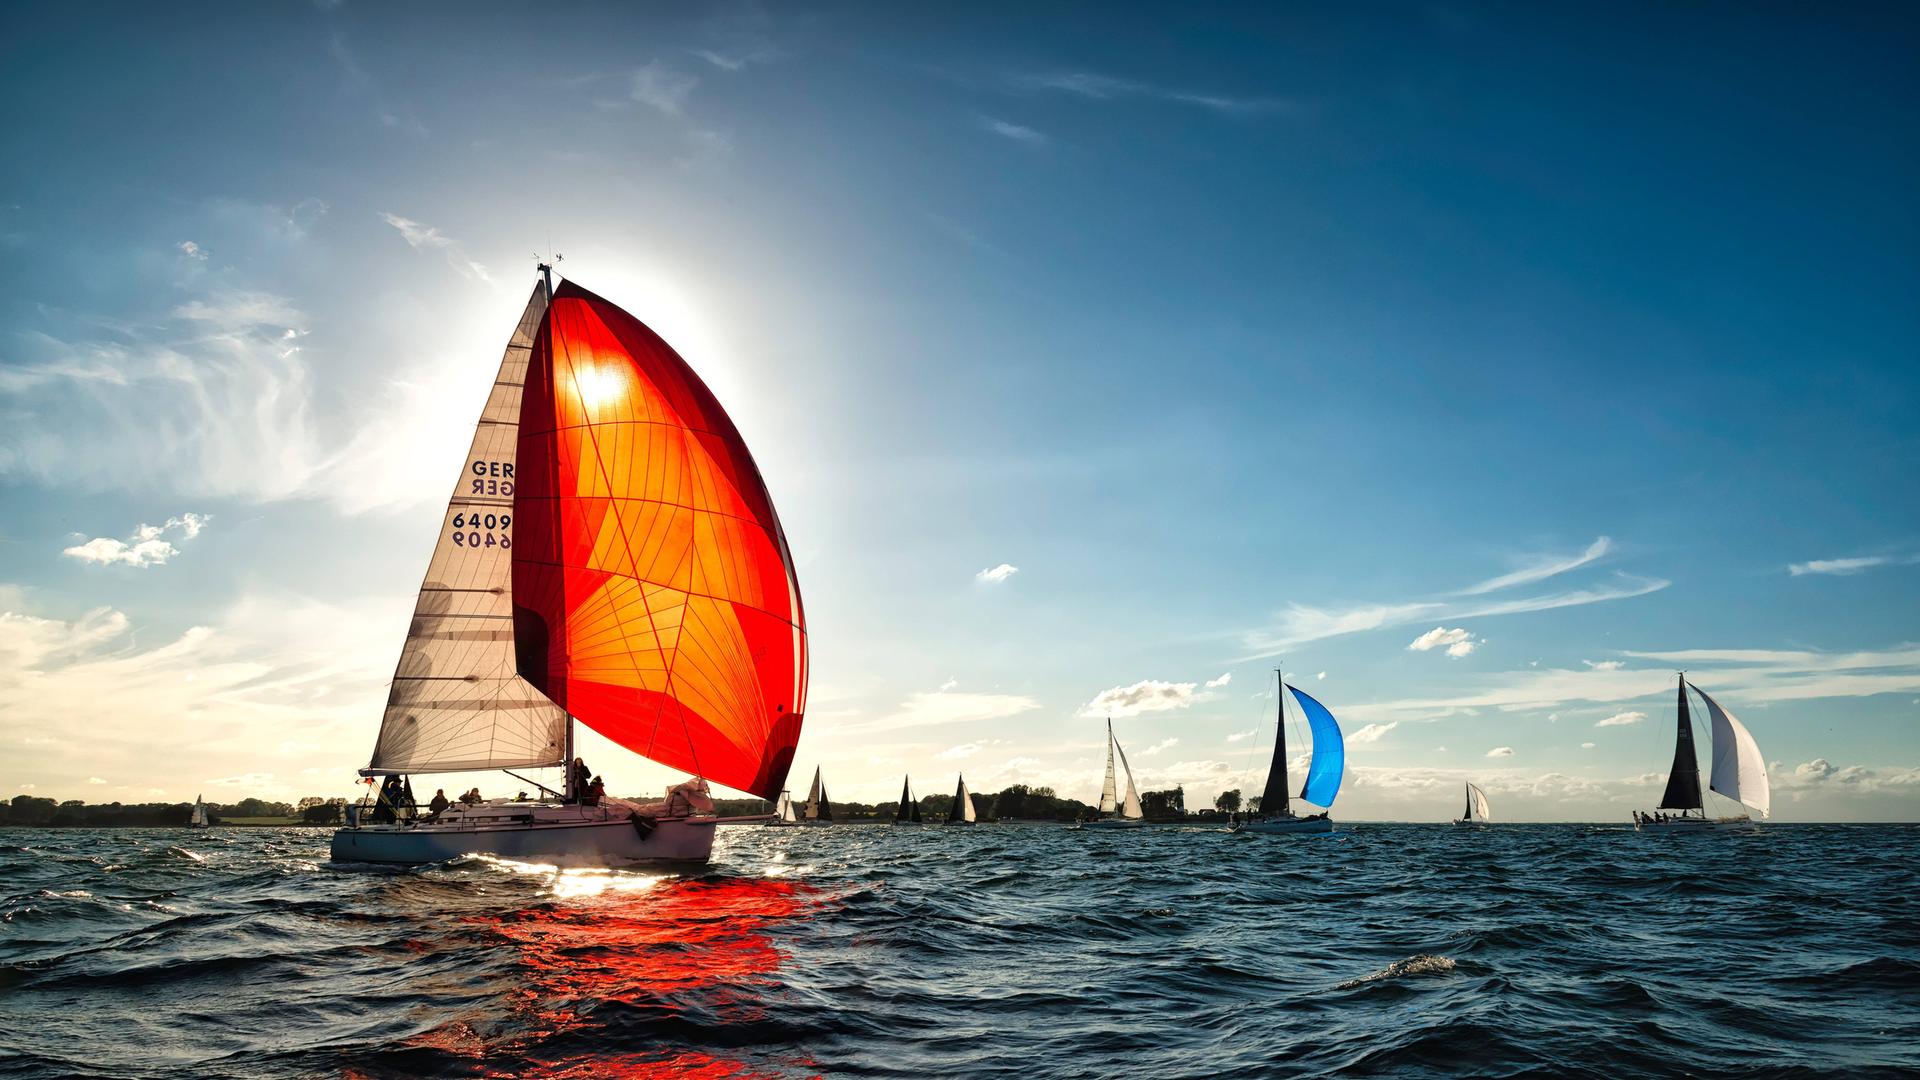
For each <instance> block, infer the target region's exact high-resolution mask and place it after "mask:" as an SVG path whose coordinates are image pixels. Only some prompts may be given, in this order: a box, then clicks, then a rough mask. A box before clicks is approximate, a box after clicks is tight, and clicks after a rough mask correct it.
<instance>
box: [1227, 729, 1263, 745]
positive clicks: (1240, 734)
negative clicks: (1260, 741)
mask: <svg viewBox="0 0 1920 1080" xmlns="http://www.w3.org/2000/svg"><path fill="white" fill-rule="evenodd" d="M1258 734H1260V730H1259V729H1258V728H1248V729H1247V730H1246V731H1236V732H1234V733H1233V734H1231V735H1229V736H1227V741H1228V742H1230V743H1236V742H1241V741H1243V740H1246V739H1251V738H1253V737H1254V736H1255V735H1258Z"/></svg>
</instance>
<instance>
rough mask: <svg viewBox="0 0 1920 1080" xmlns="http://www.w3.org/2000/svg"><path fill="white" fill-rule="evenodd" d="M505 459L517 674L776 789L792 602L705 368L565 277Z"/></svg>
mask: <svg viewBox="0 0 1920 1080" xmlns="http://www.w3.org/2000/svg"><path fill="white" fill-rule="evenodd" d="M517 465H518V472H519V475H518V476H516V477H514V478H513V479H514V482H515V485H516V486H515V488H514V492H513V498H514V518H515V520H514V547H513V605H514V636H515V641H516V644H517V647H518V659H519V668H520V674H521V675H522V676H523V677H525V678H526V679H527V681H529V682H531V683H532V684H533V685H534V686H536V687H538V688H539V689H540V690H541V691H542V692H543V693H545V694H546V695H547V696H548V697H550V698H552V699H553V700H554V701H555V702H556V703H558V704H559V705H560V706H561V707H563V708H565V709H566V710H567V711H568V712H570V713H572V714H573V715H574V716H576V717H578V718H579V719H580V720H581V721H582V722H584V723H585V724H587V726H589V727H591V728H593V729H594V730H595V731H598V732H599V733H601V734H602V735H605V736H606V737H607V738H609V739H612V740H613V741H614V742H617V743H619V744H620V745H622V746H625V747H627V748H628V749H630V750H632V751H634V752H635V753H637V754H641V755H644V756H646V757H648V758H651V759H653V760H654V761H657V762H660V763H661V764H663V765H668V766H672V767H674V768H679V769H685V770H687V771H689V772H692V773H695V774H697V775H700V776H704V777H706V778H707V779H709V780H712V781H714V782H716V783H720V784H725V785H727V786H728V787H732V788H738V789H740V790H742V791H749V792H752V793H754V794H755V795H759V796H761V797H763V798H772V797H774V796H775V795H777V794H779V792H780V790H781V787H782V786H783V785H784V784H785V782H786V777H787V769H788V768H789V767H790V766H791V765H792V763H793V748H794V744H795V743H797V742H798V741H799V739H800V721H801V714H802V713H803V712H804V711H805V708H806V687H807V638H806V619H805V617H804V615H803V614H802V612H801V609H800V588H799V585H798V583H797V582H796V580H795V578H794V574H793V558H792V556H791V555H790V554H789V553H788V551H787V540H786V535H785V533H783V532H782V531H781V529H780V519H779V518H778V517H777V516H775V514H774V511H773V502H772V500H771V499H769V498H768V496H767V489H766V485H765V484H764V483H763V482H762V481H761V479H760V470H759V468H758V467H757V466H755V465H754V463H753V457H752V455H750V454H749V453H748V452H747V446H746V443H745V442H743V441H742V440H741V438H740V433H739V431H737V430H735V428H734V426H733V421H732V420H730V419H729V418H728V417H727V414H726V412H725V411H724V410H722V409H721V408H720V403H719V402H718V401H716V400H715V399H714V397H713V394H712V392H711V391H709V390H708V389H707V387H706V384H705V383H702V382H701V381H700V377H699V376H698V375H696V374H694V372H693V369H692V368H691V367H689V366H688V365H687V362H686V361H685V360H682V359H681V358H680V355H679V354H678V353H676V352H674V351H673V348H672V347H671V346H669V345H668V344H667V343H666V342H665V341H663V340H661V338H660V336H659V335H658V334H655V333H654V332H653V331H652V330H650V329H648V328H647V326H646V325H645V324H643V323H641V322H640V320H638V319H636V318H634V317H633V316H631V315H629V314H627V313H626V312H624V311H622V310H620V309H619V308H618V307H616V306H614V305H613V304H610V303H608V302H607V301H605V300H603V299H601V298H600V297H598V296H595V295H594V294H592V293H590V292H588V291H586V290H585V289H582V288H580V287H579V286H577V285H575V284H573V283H572V282H567V283H564V284H562V285H561V286H560V287H559V288H558V289H557V290H555V292H554V296H553V301H552V304H551V306H549V307H548V309H547V315H546V318H545V320H544V321H542V323H541V324H540V332H539V335H538V336H537V337H536V338H535V340H534V346H533V357H532V363H531V364H530V365H529V369H528V372H527V385H526V395H525V399H524V402H523V405H522V408H521V417H520V445H519V454H518V460H517Z"/></svg>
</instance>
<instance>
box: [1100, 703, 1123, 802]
mask: <svg viewBox="0 0 1920 1080" xmlns="http://www.w3.org/2000/svg"><path fill="white" fill-rule="evenodd" d="M1114 790H1115V789H1114V786H1113V721H1111V720H1109V721H1107V778H1106V780H1104V781H1102V782H1101V784H1100V812H1101V813H1103V814H1111V813H1113V811H1114V808H1115V807H1117V806H1118V805H1119V803H1118V802H1117V801H1116V800H1115V799H1114Z"/></svg>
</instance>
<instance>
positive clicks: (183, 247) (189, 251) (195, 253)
mask: <svg viewBox="0 0 1920 1080" xmlns="http://www.w3.org/2000/svg"><path fill="white" fill-rule="evenodd" d="M176 246H177V247H178V248H179V249H180V254H182V255H185V256H186V257H187V258H189V259H197V260H199V261H201V262H205V261H206V260H207V249H206V248H203V247H201V246H200V245H199V244H196V243H194V242H193V241H191V240H182V241H180V243H179V244H178V245H176Z"/></svg>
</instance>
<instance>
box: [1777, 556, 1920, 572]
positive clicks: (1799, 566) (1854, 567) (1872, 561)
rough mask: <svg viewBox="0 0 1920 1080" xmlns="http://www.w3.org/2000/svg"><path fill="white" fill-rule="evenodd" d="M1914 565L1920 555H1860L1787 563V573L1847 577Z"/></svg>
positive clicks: (1918, 561)
mask: <svg viewBox="0 0 1920 1080" xmlns="http://www.w3.org/2000/svg"><path fill="white" fill-rule="evenodd" d="M1915 563H1920V555H1862V556H1857V557H1854V558H1849V559H1810V560H1808V561H1806V562H1797V563H1788V564H1787V573H1788V574H1789V575H1791V576H1793V577H1805V576H1807V575H1809V574H1817V575H1825V576H1828V577H1847V576H1851V575H1853V574H1863V573H1865V572H1867V571H1868V570H1878V569H1879V568H1881V567H1883V566H1912V565H1914V564H1915Z"/></svg>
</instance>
